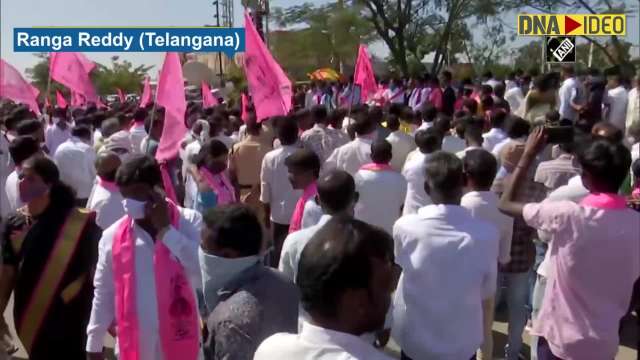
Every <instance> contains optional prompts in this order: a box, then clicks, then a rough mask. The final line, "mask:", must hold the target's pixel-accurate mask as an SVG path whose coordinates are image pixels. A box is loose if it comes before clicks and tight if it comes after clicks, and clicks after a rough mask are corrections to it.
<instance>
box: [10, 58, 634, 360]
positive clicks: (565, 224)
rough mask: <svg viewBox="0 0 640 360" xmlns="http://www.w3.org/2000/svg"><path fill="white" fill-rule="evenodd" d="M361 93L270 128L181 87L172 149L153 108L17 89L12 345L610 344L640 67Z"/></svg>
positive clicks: (239, 357) (620, 285) (629, 273)
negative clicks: (37, 98) (24, 98)
mask: <svg viewBox="0 0 640 360" xmlns="http://www.w3.org/2000/svg"><path fill="white" fill-rule="evenodd" d="M359 91H360V89H359V88H358V87H357V86H356V85H354V84H353V83H351V82H347V83H344V84H331V83H326V82H314V83H312V84H311V85H310V86H309V87H302V86H301V87H298V88H297V90H296V92H295V95H294V104H295V107H294V108H295V110H294V111H292V112H291V113H290V114H287V115H282V116H275V117H272V118H268V119H257V118H256V115H255V112H254V111H253V109H252V108H249V109H240V108H238V107H237V106H234V105H233V102H232V101H231V100H230V99H222V100H223V101H222V102H221V104H220V105H217V106H215V107H211V108H203V107H202V105H201V104H200V103H197V102H190V103H189V104H188V107H187V111H186V113H185V118H184V123H185V126H186V127H187V128H188V129H189V131H188V134H187V135H186V137H185V138H184V140H183V141H182V143H181V150H180V152H179V156H178V157H177V158H176V159H174V160H171V161H166V162H162V163H158V162H157V161H156V160H155V158H154V156H155V153H156V151H157V149H158V145H159V143H160V142H161V139H162V135H163V134H162V133H163V128H164V121H165V113H164V109H162V108H161V107H158V106H155V105H154V104H149V105H147V106H146V107H144V108H141V107H139V106H138V104H135V103H124V104H121V103H114V104H111V105H110V106H108V107H106V108H97V107H96V106H95V105H89V106H87V107H83V108H73V109H70V108H60V107H56V108H47V109H43V110H44V111H43V113H44V115H43V116H36V115H35V114H33V113H32V112H31V111H30V110H29V109H28V108H27V107H25V106H23V105H20V104H15V103H12V102H10V101H6V100H2V103H1V104H0V119H1V120H0V121H1V123H0V124H1V128H2V136H0V161H1V162H0V175H1V176H0V180H1V182H2V184H3V186H4V191H2V192H1V193H0V197H1V198H0V200H1V202H0V205H1V210H2V211H1V213H0V215H1V216H2V228H1V230H0V235H1V244H2V268H1V272H0V310H2V311H4V310H5V309H6V307H7V305H8V303H9V299H10V297H11V296H13V315H14V316H13V318H14V324H13V325H14V326H15V331H16V333H17V339H13V338H12V337H11V335H10V333H11V332H10V331H9V328H8V324H6V323H5V322H4V321H2V324H1V325H2V326H0V331H1V332H2V336H3V337H2V339H1V341H0V359H2V358H7V356H10V354H12V353H14V352H15V351H17V350H18V347H19V344H21V345H22V346H23V347H24V349H25V350H26V352H27V354H28V356H29V358H30V359H32V360H39V359H70V360H73V359H86V358H88V359H104V358H105V339H106V338H107V336H108V335H110V336H113V337H114V338H115V339H116V347H115V352H116V355H117V357H118V358H119V359H123V360H134V359H135V360H161V359H164V360H173V359H185V360H192V359H194V360H195V359H207V360H210V359H211V360H213V359H215V360H223V359H226V360H230V359H236V360H249V359H255V360H275V359H296V360H297V359H309V360H310V359H316V360H334V359H335V360H338V359H341V360H342V359H360V360H376V359H381V360H382V359H391V356H390V355H389V352H388V351H385V347H386V345H387V343H388V342H389V340H390V339H393V341H395V343H397V345H398V346H399V348H400V350H401V354H400V356H401V358H402V359H406V360H410V359H415V360H424V359H442V360H445V359H447V360H449V359H451V360H454V359H455V360H466V359H476V358H477V359H493V358H494V357H493V355H494V353H496V352H498V353H502V354H503V355H502V356H500V358H502V357H504V358H506V359H507V360H517V359H521V358H524V356H525V354H524V348H523V334H524V333H525V331H528V332H529V334H530V335H531V336H532V341H531V344H532V348H531V358H532V359H540V360H551V359H563V360H610V359H613V358H615V356H616V353H617V351H618V346H619V341H620V340H619V330H620V323H621V320H622V319H623V318H624V317H625V316H627V315H628V314H630V313H631V312H633V311H635V314H636V315H635V316H636V317H638V316H640V281H639V279H640V212H638V211H640V159H639V158H640V97H639V92H640V77H638V76H636V77H635V78H633V79H625V78H624V77H622V76H621V75H620V74H616V73H607V74H602V73H600V72H599V71H597V70H590V71H587V72H584V73H576V72H575V71H574V68H573V67H572V66H563V67H562V68H561V71H560V72H559V73H548V74H541V75H537V74H527V73H524V72H521V71H515V72H513V73H512V74H510V75H509V76H508V77H507V78H506V79H496V78H495V77H494V76H493V75H492V74H491V73H490V72H487V73H485V74H483V76H482V78H480V79H477V80H476V81H472V80H470V79H462V80H454V76H453V74H452V73H450V72H449V71H443V72H442V73H441V74H440V75H439V76H425V77H422V78H415V79H406V80H399V79H391V80H389V81H388V82H387V81H382V82H381V83H380V85H379V90H378V91H377V92H376V93H375V94H373V95H372V96H371V98H370V99H368V101H361V99H360V93H359ZM245 110H246V111H245ZM167 169H168V177H169V178H170V179H169V183H170V184H171V187H172V188H171V189H168V188H166V186H167V185H166V184H167V182H166V181H163V171H164V170H167ZM165 180H166V179H165ZM169 193H175V200H172V199H171V197H172V196H169V195H168V194H169ZM634 288H635V291H634ZM497 308H500V309H505V308H506V309H507V311H506V314H507V318H508V336H507V338H508V340H507V345H506V348H505V349H499V350H498V349H494V345H493V334H492V326H493V322H494V314H495V311H496V309H497ZM639 324H640V322H639ZM525 329H526V330H525ZM638 345H640V344H638ZM637 347H640V346H637Z"/></svg>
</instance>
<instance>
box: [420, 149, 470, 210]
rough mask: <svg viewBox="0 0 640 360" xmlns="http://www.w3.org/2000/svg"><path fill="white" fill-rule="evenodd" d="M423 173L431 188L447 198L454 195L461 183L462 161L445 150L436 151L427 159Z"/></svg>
mask: <svg viewBox="0 0 640 360" xmlns="http://www.w3.org/2000/svg"><path fill="white" fill-rule="evenodd" d="M425 174H426V179H427V180H426V181H427V183H428V184H429V187H430V188H431V190H432V191H435V192H438V193H440V194H442V195H443V196H444V197H446V198H449V199H450V198H452V197H453V196H454V195H456V194H457V193H458V192H459V190H460V188H461V187H462V185H463V183H462V181H463V179H464V176H463V170H462V161H461V160H460V159H459V158H458V157H457V156H455V155H454V154H450V153H448V152H445V151H438V152H436V153H435V154H433V155H432V156H431V157H430V158H429V159H427V163H426V167H425Z"/></svg>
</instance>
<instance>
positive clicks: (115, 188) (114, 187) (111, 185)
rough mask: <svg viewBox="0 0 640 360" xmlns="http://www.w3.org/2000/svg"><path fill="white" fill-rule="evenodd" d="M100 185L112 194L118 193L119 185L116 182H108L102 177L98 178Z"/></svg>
mask: <svg viewBox="0 0 640 360" xmlns="http://www.w3.org/2000/svg"><path fill="white" fill-rule="evenodd" d="M98 185H100V186H102V187H103V188H105V189H106V190H108V191H111V192H114V191H118V185H116V183H115V182H113V181H107V180H105V179H103V178H101V177H100V176H98Z"/></svg>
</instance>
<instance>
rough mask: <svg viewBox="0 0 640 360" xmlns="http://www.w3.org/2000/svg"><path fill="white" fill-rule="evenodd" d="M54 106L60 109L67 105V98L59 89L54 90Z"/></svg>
mask: <svg viewBox="0 0 640 360" xmlns="http://www.w3.org/2000/svg"><path fill="white" fill-rule="evenodd" d="M56 106H57V107H59V108H62V109H66V108H67V107H69V104H67V100H66V99H65V98H64V96H63V95H62V93H61V92H60V90H56Z"/></svg>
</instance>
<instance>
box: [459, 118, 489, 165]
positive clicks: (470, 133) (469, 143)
mask: <svg viewBox="0 0 640 360" xmlns="http://www.w3.org/2000/svg"><path fill="white" fill-rule="evenodd" d="M461 121H463V122H465V125H464V143H465V144H466V147H465V148H464V150H462V151H458V152H457V153H456V156H457V157H459V158H460V159H464V157H465V155H466V154H467V152H469V151H471V150H477V149H482V142H483V141H484V140H483V138H482V128H481V125H479V124H475V123H473V120H472V119H470V118H468V119H461Z"/></svg>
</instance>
